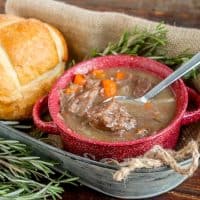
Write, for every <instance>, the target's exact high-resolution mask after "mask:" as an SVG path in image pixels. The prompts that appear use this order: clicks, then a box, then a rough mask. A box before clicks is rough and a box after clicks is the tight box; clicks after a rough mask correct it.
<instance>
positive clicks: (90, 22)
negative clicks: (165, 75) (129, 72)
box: [6, 0, 200, 181]
mask: <svg viewBox="0 0 200 200" xmlns="http://www.w3.org/2000/svg"><path fill="white" fill-rule="evenodd" d="M6 13H9V14H14V15H18V16H22V17H34V18H38V19H40V20H42V21H45V22H48V23H50V24H52V25H54V26H55V27H57V28H58V29H59V30H60V31H61V32H62V33H63V34H64V36H65V38H66V40H67V43H68V46H69V52H70V56H71V57H73V58H74V57H76V58H78V59H79V60H81V59H82V58H83V57H85V56H86V55H88V54H89V53H90V52H91V50H92V49H96V48H98V49H99V50H101V49H103V48H105V46H106V45H107V43H108V42H113V41H116V40H117V39H118V38H119V37H120V35H121V34H122V33H123V32H124V31H126V30H131V29H133V27H134V26H138V27H139V28H141V29H142V28H148V29H149V30H151V29H153V28H154V27H155V26H156V25H157V23H155V22H152V21H149V20H145V19H141V18H138V17H131V16H128V15H125V14H120V13H114V12H94V11H90V10H86V9H82V8H78V7H75V6H72V5H67V4H64V3H61V2H56V1H52V0H8V1H7V3H6ZM166 27H167V29H168V35H167V37H168V41H169V44H168V46H167V50H168V52H169V54H170V55H177V54H178V53H181V52H182V51H183V50H185V49H188V48H189V51H190V53H196V52H198V51H199V50H200V30H198V29H192V28H190V29H188V28H180V27H174V26H169V25H167V26H166ZM197 126H198V124H196V125H195V126H194V128H190V129H187V128H186V129H185V131H183V132H184V134H183V135H182V140H183V142H184V145H182V148H179V150H177V151H171V150H164V149H163V148H162V147H160V146H155V147H154V148H153V149H151V150H150V151H149V152H147V153H146V154H145V155H144V156H142V157H140V158H132V159H129V160H126V161H125V162H123V163H119V165H120V166H121V169H120V170H118V171H117V172H116V173H115V174H114V179H115V180H118V181H120V180H122V179H124V178H125V177H126V176H127V175H128V174H129V173H130V171H133V170H135V169H137V168H143V167H145V168H152V167H159V166H162V165H163V164H166V165H169V166H170V167H171V168H172V169H174V170H175V171H177V172H178V173H181V174H183V175H189V176H190V175H192V174H193V173H194V171H195V170H196V169H197V168H198V161H199V151H198V146H199V141H200V137H199V135H200V127H199V128H197ZM188 130H189V131H188ZM191 130H192V131H191ZM192 133H195V134H194V135H193V134H192ZM188 157H192V162H191V164H190V165H189V166H188V167H187V168H184V167H182V166H180V164H179V162H178V161H180V160H183V159H185V158H188Z"/></svg>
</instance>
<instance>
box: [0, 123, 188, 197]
mask: <svg viewBox="0 0 200 200" xmlns="http://www.w3.org/2000/svg"><path fill="white" fill-rule="evenodd" d="M0 137H3V138H7V139H14V140H18V141H20V142H22V143H25V144H27V145H28V146H29V147H30V148H31V149H32V151H33V155H37V156H40V157H41V158H44V159H50V160H54V161H56V162H58V163H59V165H58V166H57V167H56V170H58V171H61V172H63V171H64V170H68V171H70V172H71V173H72V174H74V175H76V176H78V177H80V182H81V183H82V184H83V185H86V186H88V187H90V188H92V189H94V190H97V191H99V192H102V193H104V194H107V195H110V196H113V197H118V198H123V199H144V198H148V197H154V196H157V195H160V194H162V193H165V192H167V191H169V190H171V189H173V188H175V187H176V186H178V185H179V184H181V183H182V182H183V181H184V180H185V179H187V177H186V176H182V175H180V174H178V173H176V172H174V171H173V170H171V169H170V168H168V167H160V168H156V169H140V170H137V171H135V172H132V173H131V174H130V175H129V177H128V178H127V179H126V180H125V181H123V182H117V181H114V180H113V174H114V173H115V171H116V170H117V169H118V167H117V166H112V165H108V164H104V163H101V162H96V161H93V160H90V159H88V158H84V157H80V156H77V155H74V154H72V153H69V152H67V151H63V150H60V149H58V148H55V147H53V146H51V145H48V144H45V143H43V142H41V141H39V140H36V139H34V138H32V137H30V136H29V135H27V134H26V133H23V132H20V131H18V130H15V129H13V128H10V127H8V126H5V125H3V124H2V123H0ZM190 163H191V159H188V160H185V161H183V162H181V163H180V164H181V165H182V166H187V165H189V164H190Z"/></svg>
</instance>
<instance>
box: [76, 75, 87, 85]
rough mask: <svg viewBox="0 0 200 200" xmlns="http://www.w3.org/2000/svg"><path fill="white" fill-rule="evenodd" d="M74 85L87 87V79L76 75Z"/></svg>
mask: <svg viewBox="0 0 200 200" xmlns="http://www.w3.org/2000/svg"><path fill="white" fill-rule="evenodd" d="M74 83H75V84H77V85H85V83H86V79H85V77H84V76H83V75H82V74H76V75H75V78H74Z"/></svg>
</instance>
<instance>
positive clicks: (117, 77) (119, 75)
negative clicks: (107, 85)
mask: <svg viewBox="0 0 200 200" xmlns="http://www.w3.org/2000/svg"><path fill="white" fill-rule="evenodd" d="M115 78H116V79H117V80H123V79H125V73H124V72H120V71H119V72H117V73H116V75H115Z"/></svg>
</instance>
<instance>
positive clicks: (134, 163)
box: [113, 127, 200, 181]
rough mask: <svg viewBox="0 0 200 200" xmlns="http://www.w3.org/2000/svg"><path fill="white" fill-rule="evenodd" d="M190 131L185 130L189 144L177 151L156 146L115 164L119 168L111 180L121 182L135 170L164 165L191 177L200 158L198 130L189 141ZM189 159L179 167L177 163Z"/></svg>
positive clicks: (199, 134) (199, 135) (199, 133)
mask: <svg viewBox="0 0 200 200" xmlns="http://www.w3.org/2000/svg"><path fill="white" fill-rule="evenodd" d="M192 129H193V127H191V128H187V129H185V134H187V140H189V142H187V144H186V145H185V146H184V147H182V148H181V149H180V150H178V151H174V150H167V149H163V148H162V147H161V146H159V145H156V146H154V147H153V148H152V149H150V150H149V151H148V152H147V153H146V154H144V156H142V157H138V158H131V159H127V160H125V161H124V162H122V163H117V164H118V165H119V166H120V167H121V168H120V169H119V170H117V171H116V172H115V173H114V175H113V179H114V180H116V181H122V180H124V179H126V178H127V176H128V175H129V174H130V173H131V172H132V171H134V170H136V169H140V168H157V167H161V166H164V165H167V166H169V167H170V168H171V169H173V170H174V171H175V172H177V173H179V174H182V175H185V176H192V175H193V174H194V172H195V171H196V169H197V168H198V165H199V157H200V153H199V146H200V129H199V130H198V129H195V133H196V135H195V138H193V139H191V140H190V138H188V137H192V135H191V130H192ZM194 139H195V140H194ZM190 157H191V159H192V161H191V163H190V164H189V165H187V166H181V164H180V162H179V161H182V160H184V159H186V158H190Z"/></svg>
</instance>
